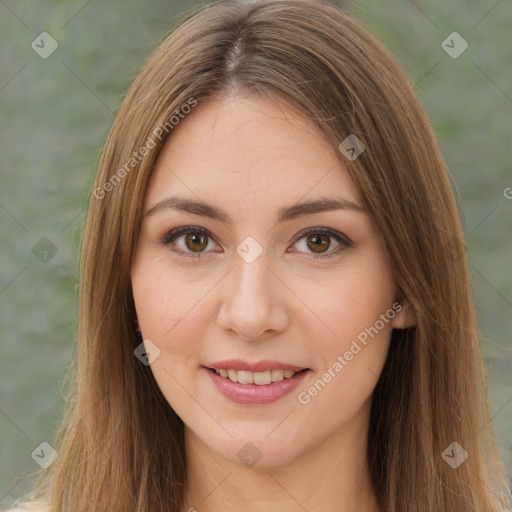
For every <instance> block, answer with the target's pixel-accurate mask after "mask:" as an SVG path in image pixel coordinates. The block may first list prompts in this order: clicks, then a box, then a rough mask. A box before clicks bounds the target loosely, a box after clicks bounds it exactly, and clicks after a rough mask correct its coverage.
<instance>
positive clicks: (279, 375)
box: [215, 369, 297, 386]
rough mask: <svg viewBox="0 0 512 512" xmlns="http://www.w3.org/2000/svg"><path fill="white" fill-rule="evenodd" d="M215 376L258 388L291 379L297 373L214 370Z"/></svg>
mask: <svg viewBox="0 0 512 512" xmlns="http://www.w3.org/2000/svg"><path fill="white" fill-rule="evenodd" d="M215 373H216V374H217V375H220V376H221V377H224V378H226V379H229V380H231V381H232V382H238V383H240V384H256V385H258V386H265V385H266V384H270V383H271V382H280V381H282V380H283V379H289V378H290V377H293V376H294V375H295V374H296V373H297V372H294V371H293V370H267V371H266V372H248V371H243V370H240V371H237V370H224V369H220V370H217V369H216V370H215Z"/></svg>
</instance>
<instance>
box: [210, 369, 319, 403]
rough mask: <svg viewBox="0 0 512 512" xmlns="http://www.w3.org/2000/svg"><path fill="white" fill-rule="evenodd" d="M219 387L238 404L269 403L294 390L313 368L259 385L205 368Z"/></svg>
mask: <svg viewBox="0 0 512 512" xmlns="http://www.w3.org/2000/svg"><path fill="white" fill-rule="evenodd" d="M203 368H204V370H205V371H206V372H207V373H208V375H209V376H210V378H211V379H212V381H213V383H214V384H215V385H216V386H217V389H218V390H219V391H220V392H221V393H222V394H223V395H224V396H225V397H226V398H228V399H229V400H231V401H232V402H235V403H237V404H246V405H253V404H269V403H272V402H276V401H277V400H279V399H280V398H282V397H284V396H285V395H287V394H288V393H290V392H291V391H293V390H294V389H295V388H296V387H297V386H298V385H299V384H300V383H301V381H302V380H303V379H304V377H306V375H308V374H309V373H310V372H311V370H307V371H302V372H299V373H296V374H295V375H294V376H293V377H291V378H289V379H284V380H282V381H280V382H272V383H271V384H265V385H263V386H258V385H257V384H238V383H237V382H233V381H231V380H229V379H226V378H224V377H221V376H220V375H217V374H216V373H215V372H214V371H212V370H210V369H208V368H205V367H204V366H203Z"/></svg>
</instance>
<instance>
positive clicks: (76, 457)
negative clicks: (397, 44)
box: [32, 0, 510, 512]
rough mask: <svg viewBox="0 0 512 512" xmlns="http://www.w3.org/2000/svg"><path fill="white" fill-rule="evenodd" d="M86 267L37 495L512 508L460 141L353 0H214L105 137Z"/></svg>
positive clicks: (458, 511) (266, 506)
mask: <svg viewBox="0 0 512 512" xmlns="http://www.w3.org/2000/svg"><path fill="white" fill-rule="evenodd" d="M81 283H82V288H81V294H80V311H79V354H78V361H77V373H76V385H75V387H74V391H73V393H72V395H71V397H70V399H69V405H68V409H67V413H66V417H65V421H64V422H63V425H62V428H61V430H60V432H59V435H58V439H57V442H56V449H57V451H58V453H59V457H58V459H57V460H56V461H55V462H54V463H53V464H52V465H51V466H50V467H49V469H48V470H47V472H46V473H45V474H44V475H43V477H42V480H41V484H40V486H39V488H38V489H36V491H35V492H34V495H33V496H32V498H33V503H32V506H33V507H37V506H38V505H37V503H38V501H39V502H40V503H44V504H46V505H47V509H45V510H51V511H55V512H61V511H73V512H82V511H86V510H87V511H90V510H98V511H107V510H108V511H120V512H121V511H122V512H127V511H139V512H142V511H148V512H149V511H151V512H156V511H171V510H172V511H176V512H186V511H189V512H192V511H199V512H202V511H205V512H208V511H218V510H225V511H230V510H246V511H259V510H267V511H277V510H279V511H285V512H288V511H290V512H291V511H295V510H308V511H314V510H323V511H337V512H340V511H341V512H348V511H355V510H357V511H367V512H405V511H410V510H415V511H418V512H419V511H421V512H427V511H428V512H432V511H436V512H463V511H464V512H469V511H474V512H476V511H478V512H484V511H485V512H498V511H500V512H501V511H504V510H510V501H508V499H509V489H508V487H507V480H506V477H505V475H504V471H503V465H502V464H501V461H500V459H499V455H498V452H497V450H496V447H495V445H494V440H493V437H492V430H491V425H490V420H489V413H488V406H487V401H486V400H487V397H486V389H485V374H484V366H483V361H482V356H481V354H480V351H479V334H478V330H477V326H476V323H475V312H474V306H473V298H472V295H471V287H470V282H469V273H468V265H467V259H466V255H465V253H464V251H463V233H462V229H461V226H460V222H459V219H458V216H457V209H456V205H455V201H454V197H453V193H452V191H451V188H450V183H449V178H448V173H447V169H446V165H445V163H444V161H443V159H442V156H441V154H440V151H439V148H438V146H437V143H436V140H435V137H434V135H433V132H432V129H431V127H430V124H429V121H428V119H427V117H426V115H425V112H424V110H423V109H422V107H421V105H420V103H419V101H418V99H417V97H416V95H415V93H414V90H413V88H412V86H411V84H410V83H409V81H408V79H407V77H406V75H405V74H404V72H403V70H402V69H401V68H400V66H399V65H398V63H397V62H396V60H395V59H394V58H393V57H392V56H391V55H390V53H389V51H388V50H387V49H386V48H385V47H384V46H383V45H382V44H381V43H379V42H378V41H377V40H376V39H375V38H374V37H373V36H372V35H371V34H370V33H369V32H368V31H367V29H366V28H365V27H364V26H363V25H362V24H361V23H360V22H359V21H357V20H356V19H354V18H353V17H352V16H351V15H349V14H347V13H344V12H341V11H340V10H339V9H338V8H336V7H334V6H332V5H329V4H327V3H321V2H312V1H305V0H294V1H286V0H284V1H283V0H263V1H261V2H253V3H250V4H249V3H245V4H244V3H235V2H217V3H214V4H210V5H209V6H206V7H204V6H203V7H201V8H200V9H198V10H197V11H196V12H194V13H192V14H191V15H189V16H187V18H186V19H184V20H183V21H182V22H181V23H180V24H179V26H178V27H177V28H176V29H175V30H174V31H173V33H172V34H171V35H170V36H169V37H168V38H167V39H166V40H165V41H163V43H162V44H161V45H160V46H159V48H157V50H156V51H155V52H154V53H153V55H152V56H151V57H150V59H149V60H148V62H147V63H146V64H145V66H144V67H143V69H142V70H141V72H140V74H139V76H138V77H137V78H136V80H135V82H134V83H133V85H132V86H131V88H130V90H129V91H128V93H127V96H126V98H125V100H124V102H123V105H122V107H121V109H120V111H119V114H118V116H117V119H116V121H115V122H114V125H113V127H112V130H111V133H110V135H109V137H108V140H107V142H106V145H105V148H104V152H103V155H102V158H101V162H100V165H99V169H98V172H97V176H96V181H95V185H94V190H93V194H92V197H91V202H90V208H89V213H88V219H87V225H86V229H85V234H84V239H83V248H82V259H81ZM36 509H37V508H36ZM40 510H43V509H42V508H40Z"/></svg>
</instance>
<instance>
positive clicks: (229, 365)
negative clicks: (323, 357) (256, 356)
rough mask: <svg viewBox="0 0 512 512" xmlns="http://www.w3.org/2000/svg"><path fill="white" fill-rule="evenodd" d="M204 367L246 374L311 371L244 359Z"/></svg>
mask: <svg viewBox="0 0 512 512" xmlns="http://www.w3.org/2000/svg"><path fill="white" fill-rule="evenodd" d="M204 366H205V367H206V368H213V369H215V370H239V371H246V372H266V371H268V370H293V371H294V372H299V371H301V370H305V369H309V368H305V367H303V366H295V365H293V364H287V363H280V362H279V361H269V360H265V361H258V362H256V363H249V362H247V361H244V360H242V359H225V360H224V361H217V362H214V363H207V364H205V365H204Z"/></svg>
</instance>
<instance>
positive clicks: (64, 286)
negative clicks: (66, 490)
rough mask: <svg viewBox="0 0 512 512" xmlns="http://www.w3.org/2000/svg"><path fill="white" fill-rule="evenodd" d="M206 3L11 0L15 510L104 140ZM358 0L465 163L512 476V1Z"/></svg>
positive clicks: (468, 223)
mask: <svg viewBox="0 0 512 512" xmlns="http://www.w3.org/2000/svg"><path fill="white" fill-rule="evenodd" d="M333 3H338V2H333ZM197 4H198V2H197V1H191V0H188V1H183V0H174V1H173V0H167V1H164V0H151V1H150V2H142V1H137V0H124V1H123V0H111V1H109V2H100V1H97V0H96V1H95V0H88V1H87V0H60V1H59V0H41V1H38V2H33V1H32V2H31V1H29V0H18V1H14V0H4V1H1V2H0V43H1V44H0V51H1V54H0V55H1V59H0V126H1V139H0V154H1V158H0V162H1V165H0V180H1V188H0V234H1V240H2V243H1V245H0V258H1V265H0V308H1V317H0V322H1V330H0V332H1V334H2V335H1V338H0V349H1V354H2V357H1V360H0V368H1V372H0V375H1V377H0V381H1V398H0V458H1V460H2V464H1V467H0V507H1V508H7V507H8V505H9V504H10V503H11V502H12V501H13V500H14V499H15V498H18V497H20V496H23V495H25V494H26V493H27V492H28V490H29V489H30V488H31V486H32V485H33V473H34V472H35V471H36V470H37V469H39V466H37V465H36V463H35V462H34V461H33V460H32V458H31V453H32V451H33V450H34V449H35V448H36V447H37V446H38V445H39V444H40V443H41V442H42V441H47V442H49V443H50V444H51V443H52V442H53V439H54V434H55V431H56V429H57V427H58V424H59V422H60V419H61V415H62V412H63V403H64V402H63V396H64V394H65V389H64V388H63V386H62V382H63V378H64V376H65V374H66V370H67V368H69V366H70V364H71V361H72V359H73V356H74V353H75V346H74V335H75V321H76V316H77V278H78V276H77V270H78V246H79V238H80V231H81V228H82V224H83V221H84V218H85V208H86V204H87V200H88V197H89V194H90V192H91V185H92V179H93V174H94V171H95V166H96V164H97V161H98V155H99V150H100V148H101V146H102V144H103V143H104V140H105V138H106V135H107V133H108V130H109V128H110V126H111V124H112V122H113V119H114V117H115V112H116V109H117V107H118V106H119V104H120V102H121V99H122V95H123V93H124V92H125V91H126V88H127V87H128V85H129V84H130V82H131V81H132V80H133V78H134V76H135V73H136V71H137V70H138V68H139V67H140V65H141V64H142V63H143V62H144V61H145V59H146V58H147V56H148V55H149V54H150V53H151V51H152V49H153V48H154V47H155V46H156V44H157V43H158V41H159V40H160V39H161V38H163V37H164V35H165V34H167V33H168V32H169V30H170V29H171V27H172V26H173V25H174V23H175V22H176V21H177V19H178V18H179V17H180V16H181V15H182V14H184V13H185V12H186V11H187V10H188V9H190V8H192V7H194V6H195V5H197ZM353 9H354V11H355V13H356V15H357V16H358V17H359V18H361V19H362V20H363V21H364V22H365V23H366V24H367V25H368V26H369V27H370V29H371V30H372V31H373V33H375V34H376V35H377V37H379V38H380V39H381V40H382V41H383V42H384V43H385V44H386V45H387V46H388V47H389V48H390V49H391V50H392V52H393V53H394V54H395V56H396V58H397V59H398V60H399V62H401V64H402V65H403V67H404V68H405V70H406V72H407V73H408V75H409V76H410V77H411V80H413V81H414V82H415V84H416V86H417V90H418V94H419V96H420V99H421V100H422V102H423V105H424V107H425V109H426V111H427V113H428V114H429V116H430V118H431V120H432V124H433V126H434V128H435V131H436V133H437V134H438V137H439V141H440V144H441V147H442V150H443V153H444V155H445V157H446V159H447V162H448V164H449V167H450V170H451V174H452V177H453V183H454V190H455V192H456V194H457V200H458V203H459V208H460V214H461V218H462V222H463V225H464V228H465V233H466V237H467V250H468V253H469V256H470V260H471V264H472V272H473V286H474V291H475V297H476V303H477V309H478V315H479V322H480V327H481V330H482V334H483V340H482V347H483V350H484V353H485V357H486V362H487V365H488V383H489V391H490V403H491V409H492V414H493V425H494V428H495V430H496V433H497V436H498V439H499V441H500V446H501V448H502V452H503V456H504V459H505V463H506V465H507V471H508V473H509V476H512V455H511V445H512V377H511V369H512V342H511V335H510V332H511V329H510V321H509V320H510V316H511V314H512V273H511V272H510V270H511V264H510V262H511V261H512V258H511V256H512V237H511V223H512V217H511V215H510V212H511V208H512V199H507V198H506V197H505V196H506V192H505V194H504V191H505V190H506V189H507V187H511V186H512V175H511V172H510V169H511V166H510V164H511V147H512V140H511V133H512V129H511V124H512V116H511V112H512V90H511V89H512V87H511V80H510V79H511V75H510V71H511V69H512V66H511V63H512V58H511V57H512V55H511V53H512V50H511V41H510V37H511V33H512V31H511V28H512V25H511V21H512V5H511V3H510V2H509V1H507V0H499V1H496V0H489V1H488V0H479V1H473V2H463V1H462V0H456V1H453V2H444V3H441V2H437V1H435V0H425V1H421V2H420V1H419V0H417V1H416V2H414V3H413V2H412V1H410V0H406V1H396V0H393V1H389V2H383V1H377V0H364V1H361V2H354V4H353ZM43 31H46V32H49V33H50V34H51V35H52V36H53V37H54V38H55V39H56V40H57V41H58V44H59V47H58V49H57V50H56V51H55V53H54V54H53V55H51V56H50V57H49V58H48V59H42V58H40V57H39V55H37V54H36V53H35V51H34V50H32V48H31V42H32V41H33V40H34V39H35V38H36V37H37V36H38V35H39V34H40V33H41V32H43ZM453 31H456V32H458V33H459V34H461V36H462V37H463V38H464V39H465V40H466V41H467V42H468V44H469V47H468V49H467V50H466V51H465V52H464V53H463V54H462V55H461V56H460V57H459V58H458V59H452V58H451V57H450V56H449V55H447V54H446V53H445V52H444V50H443V49H442V48H441V42H442V41H443V40H444V39H445V38H446V37H447V36H448V35H449V34H450V33H452V32H453ZM511 195H512V193H511ZM509 197H510V195H509ZM42 237H47V238H48V239H50V240H51V241H52V243H53V244H54V245H55V246H56V249H57V253H56V254H55V255H54V256H53V257H52V258H51V259H50V260H49V261H48V262H47V263H44V262H42V261H40V259H38V258H37V257H36V255H35V254H34V253H33V247H34V245H35V244H36V243H37V242H38V241H39V240H40V239H41V238H42ZM98 442H101V440H100V439H99V440H98ZM470 456H471V455H470Z"/></svg>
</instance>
